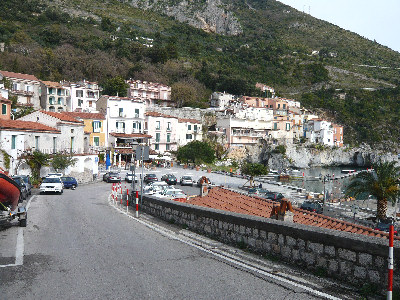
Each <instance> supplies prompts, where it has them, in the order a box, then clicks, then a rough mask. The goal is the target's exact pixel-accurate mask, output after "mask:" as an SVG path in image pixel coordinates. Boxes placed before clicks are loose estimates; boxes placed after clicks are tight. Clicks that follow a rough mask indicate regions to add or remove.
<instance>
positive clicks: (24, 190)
mask: <svg viewBox="0 0 400 300" xmlns="http://www.w3.org/2000/svg"><path fill="white" fill-rule="evenodd" d="M12 179H13V180H14V181H15V182H16V183H18V185H19V189H20V191H21V193H20V194H19V200H18V201H19V202H22V201H24V200H26V198H28V195H29V192H28V189H27V187H26V184H25V181H24V180H23V178H22V177H20V176H12Z"/></svg>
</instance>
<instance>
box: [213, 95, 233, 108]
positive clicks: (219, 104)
mask: <svg viewBox="0 0 400 300" xmlns="http://www.w3.org/2000/svg"><path fill="white" fill-rule="evenodd" d="M234 100H235V96H234V95H231V94H228V93H225V92H223V93H220V92H214V93H212V94H211V96H210V107H213V108H216V109H218V110H223V109H225V108H226V107H228V106H229V104H230V103H231V102H232V101H234Z"/></svg>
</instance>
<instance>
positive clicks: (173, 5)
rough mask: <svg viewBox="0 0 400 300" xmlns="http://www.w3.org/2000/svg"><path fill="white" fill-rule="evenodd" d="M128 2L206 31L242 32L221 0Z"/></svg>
mask: <svg viewBox="0 0 400 300" xmlns="http://www.w3.org/2000/svg"><path fill="white" fill-rule="evenodd" d="M128 2H129V3H130V4H131V5H132V6H134V7H137V8H140V9H144V10H154V11H157V12H159V13H164V14H166V15H168V16H171V17H174V18H175V19H176V20H178V21H180V22H185V23H188V24H189V25H191V26H193V27H196V28H201V29H203V30H204V31H206V32H213V33H218V34H224V35H238V34H240V33H242V27H241V25H240V22H239V20H238V19H237V18H236V17H235V16H234V14H233V13H232V12H231V11H229V6H228V5H226V4H224V3H223V2H222V1H221V0H207V1H201V0H194V1H185V0H182V1H179V0H178V1H165V0H129V1H128Z"/></svg>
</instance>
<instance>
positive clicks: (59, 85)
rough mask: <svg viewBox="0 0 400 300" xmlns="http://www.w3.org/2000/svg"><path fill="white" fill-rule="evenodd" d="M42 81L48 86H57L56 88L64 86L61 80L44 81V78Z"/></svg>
mask: <svg viewBox="0 0 400 300" xmlns="http://www.w3.org/2000/svg"><path fill="white" fill-rule="evenodd" d="M42 83H43V84H44V85H45V86H48V87H55V88H61V87H62V85H61V84H60V83H59V82H54V81H43V80H42Z"/></svg>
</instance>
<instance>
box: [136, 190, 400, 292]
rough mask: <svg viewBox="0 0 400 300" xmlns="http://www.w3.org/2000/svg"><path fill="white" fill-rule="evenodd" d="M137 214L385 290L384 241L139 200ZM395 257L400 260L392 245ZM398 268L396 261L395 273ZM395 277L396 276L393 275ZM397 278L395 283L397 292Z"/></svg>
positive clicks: (397, 249)
mask: <svg viewBox="0 0 400 300" xmlns="http://www.w3.org/2000/svg"><path fill="white" fill-rule="evenodd" d="M141 208H142V210H144V211H145V212H147V213H149V214H151V215H154V216H156V217H158V218H161V219H163V220H166V221H169V222H173V223H175V224H179V225H182V226H185V227H186V226H187V228H188V229H190V230H192V231H195V232H197V233H200V234H203V235H206V236H209V237H211V238H214V239H216V240H219V241H221V242H224V243H227V244H232V245H239V246H246V247H248V249H249V250H251V251H253V252H256V253H260V254H264V255H267V256H275V257H278V258H280V259H281V260H283V261H285V262H288V263H291V264H295V265H297V266H300V267H303V268H306V269H308V270H311V271H318V273H319V274H325V275H327V276H331V277H334V278H337V279H340V280H343V281H345V282H347V283H352V284H354V285H360V287H361V286H362V285H364V284H373V285H376V286H377V287H378V288H379V289H385V288H386V282H387V256H388V241H387V240H386V239H383V238H376V237H367V236H363V235H357V234H351V233H346V232H342V231H336V230H329V229H325V228H319V227H312V226H306V225H302V224H296V223H287V222H283V221H278V220H273V219H266V218H261V217H255V216H247V215H242V214H237V213H231V212H225V211H220V210H216V209H209V208H204V207H199V206H194V205H190V204H186V203H180V202H173V201H168V200H162V199H155V198H150V197H143V205H142V207H141ZM394 257H395V258H398V257H400V243H399V242H398V241H395V249H394ZM398 267H399V264H398V262H397V261H396V260H395V270H396V269H398ZM396 274H397V272H395V275H396ZM399 279H400V276H398V275H396V277H395V278H394V283H395V285H396V284H397V286H396V288H398V287H399Z"/></svg>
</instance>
